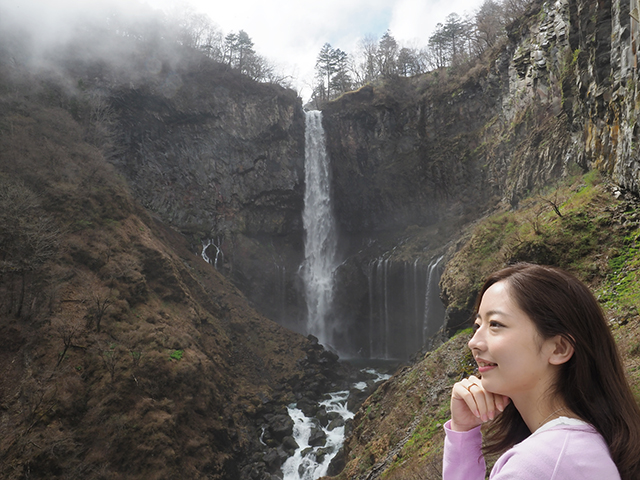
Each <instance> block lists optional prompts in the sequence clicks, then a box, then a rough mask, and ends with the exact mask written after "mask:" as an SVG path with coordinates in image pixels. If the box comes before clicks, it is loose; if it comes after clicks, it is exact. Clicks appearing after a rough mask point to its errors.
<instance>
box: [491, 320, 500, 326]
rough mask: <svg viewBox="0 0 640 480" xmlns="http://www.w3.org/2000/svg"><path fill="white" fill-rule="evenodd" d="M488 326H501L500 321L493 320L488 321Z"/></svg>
mask: <svg viewBox="0 0 640 480" xmlns="http://www.w3.org/2000/svg"><path fill="white" fill-rule="evenodd" d="M489 326H490V327H501V326H502V324H501V323H500V322H496V321H495V320H492V321H490V322H489Z"/></svg>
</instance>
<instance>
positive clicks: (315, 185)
mask: <svg viewBox="0 0 640 480" xmlns="http://www.w3.org/2000/svg"><path fill="white" fill-rule="evenodd" d="M330 187H331V182H330V172H329V159H328V156H327V152H326V148H325V140H324V130H323V128H322V113H321V112H319V111H311V112H307V114H306V129H305V195H304V211H303V215H302V221H303V225H304V231H305V241H304V252H305V259H304V262H303V264H302V278H303V281H304V285H305V296H306V300H307V331H308V333H311V334H313V335H315V336H316V337H318V340H319V341H320V343H322V344H323V345H325V346H327V345H330V344H331V343H332V342H331V336H332V328H331V325H330V318H329V315H330V313H331V308H332V304H333V274H334V271H335V269H336V267H337V255H336V251H337V236H336V226H335V220H334V218H333V208H332V202H331V195H330Z"/></svg>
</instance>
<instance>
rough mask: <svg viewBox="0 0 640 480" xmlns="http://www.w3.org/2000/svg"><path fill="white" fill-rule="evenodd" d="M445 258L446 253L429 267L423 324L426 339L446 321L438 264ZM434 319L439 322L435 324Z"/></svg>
mask: <svg viewBox="0 0 640 480" xmlns="http://www.w3.org/2000/svg"><path fill="white" fill-rule="evenodd" d="M443 258H444V255H442V256H441V257H439V258H438V259H434V260H431V263H429V267H428V269H427V288H426V289H425V290H426V291H425V295H424V321H423V324H422V331H423V334H422V337H423V339H424V340H426V339H428V338H429V337H431V336H432V335H433V334H435V333H436V332H437V331H438V330H439V329H440V327H442V325H443V322H444V308H443V306H442V301H441V300H440V289H439V287H438V281H439V280H440V271H439V270H438V265H439V264H440V262H441V261H442V259H443ZM434 321H435V322H437V323H435V324H434Z"/></svg>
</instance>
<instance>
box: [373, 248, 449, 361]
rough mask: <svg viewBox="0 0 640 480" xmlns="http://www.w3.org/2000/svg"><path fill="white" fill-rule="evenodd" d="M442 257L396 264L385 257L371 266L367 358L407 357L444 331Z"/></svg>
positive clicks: (397, 262)
mask: <svg viewBox="0 0 640 480" xmlns="http://www.w3.org/2000/svg"><path fill="white" fill-rule="evenodd" d="M442 258H443V257H438V258H434V259H432V260H431V261H430V262H429V263H428V264H424V263H420V260H419V259H416V260H414V261H411V262H406V261H393V260H391V259H390V258H389V257H386V256H382V257H380V258H378V259H376V260H374V261H373V262H371V263H370V264H369V266H368V268H367V270H366V274H367V283H368V287H369V294H368V299H369V321H368V327H367V328H368V331H367V332H366V335H368V342H367V343H368V347H369V351H368V352H366V353H365V356H368V357H369V358H378V359H387V360H391V359H402V358H408V357H410V356H411V355H413V354H414V353H415V352H417V351H419V350H420V349H422V348H423V347H424V346H425V343H426V342H427V340H428V339H429V338H430V337H432V336H433V335H435V334H436V333H437V332H438V331H439V330H440V328H442V326H443V323H444V306H443V305H442V301H441V300H440V289H439V285H438V283H439V280H440V274H441V262H442ZM363 333H365V332H363Z"/></svg>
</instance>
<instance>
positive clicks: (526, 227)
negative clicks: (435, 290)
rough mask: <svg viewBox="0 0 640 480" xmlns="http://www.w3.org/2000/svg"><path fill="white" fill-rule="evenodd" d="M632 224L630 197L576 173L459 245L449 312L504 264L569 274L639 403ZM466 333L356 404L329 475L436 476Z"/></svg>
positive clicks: (447, 286)
mask: <svg viewBox="0 0 640 480" xmlns="http://www.w3.org/2000/svg"><path fill="white" fill-rule="evenodd" d="M616 197H617V198H616ZM554 205H555V206H556V207H557V208H558V211H559V213H560V215H558V213H557V212H556V211H555V210H554V208H553V206H554ZM639 220H640V203H638V201H637V199H636V198H635V197H632V196H630V195H627V194H624V193H622V194H620V192H616V189H615V188H614V187H613V186H611V185H610V184H608V182H606V181H605V180H603V179H602V178H601V177H600V175H599V174H598V172H590V173H589V174H587V175H585V176H582V175H577V176H575V177H573V178H571V179H568V180H566V181H565V182H564V183H563V184H561V185H559V186H558V187H557V188H554V189H549V190H547V191H544V192H542V193H540V194H538V195H535V196H533V197H531V198H529V199H527V200H526V201H524V202H522V203H521V206H520V208H519V209H518V210H515V211H512V210H498V211H496V212H495V213H493V214H492V215H489V216H487V217H486V218H484V219H482V220H481V221H479V222H478V223H477V224H476V225H475V226H474V227H473V228H471V229H470V230H469V232H468V233H467V236H466V238H465V240H464V241H463V242H460V243H459V244H458V246H459V250H458V251H457V252H456V253H455V255H454V256H453V258H452V259H451V261H450V262H449V264H448V266H447V269H446V271H445V273H444V275H443V279H442V287H443V290H444V292H445V294H446V296H447V299H448V301H449V304H450V305H453V306H456V307H458V308H463V309H468V308H470V305H471V304H472V303H473V300H474V299H475V294H476V292H477V290H478V289H479V287H480V285H481V282H482V279H483V278H484V277H485V276H486V275H487V274H489V273H490V272H492V271H493V270H495V269H497V268H500V267H501V266H503V265H504V264H506V263H509V262H512V261H516V260H521V261H532V262H537V263H548V264H555V265H559V266H562V267H564V268H567V269H569V270H571V271H572V272H574V273H575V274H576V275H578V276H579V277H580V278H582V279H583V280H584V281H586V282H587V283H589V285H590V286H591V287H592V289H593V291H594V292H595V294H596V296H597V297H598V298H599V300H600V302H601V304H602V306H603V308H604V309H605V312H606V313H607V316H608V318H609V319H610V321H611V328H612V330H613V333H614V336H615V338H616V340H617V342H618V346H619V349H620V352H621V354H622V356H623V359H624V363H625V365H626V368H627V373H628V375H629V380H630V383H631V385H632V388H633V390H634V391H635V392H636V393H637V396H638V399H639V400H640V318H639V317H638V311H637V309H638V307H639V306H640V283H638V282H637V278H636V276H637V268H638V263H639V262H640V258H639V257H638V255H637V252H638V248H640V241H639V236H640V222H639ZM468 336H469V332H468V331H463V332H460V333H459V334H458V335H456V336H455V337H453V338H452V339H451V340H449V341H448V342H447V343H445V344H444V345H442V346H441V347H440V348H439V349H437V350H436V351H434V352H433V353H430V354H428V355H427V356H426V357H425V358H424V359H423V360H422V361H420V362H418V363H417V364H416V365H414V366H412V367H407V368H405V369H404V370H402V371H401V372H399V373H398V374H397V375H396V376H394V377H393V378H392V379H391V380H389V381H388V382H387V383H386V384H384V385H383V386H381V387H380V389H379V390H378V391H377V392H376V393H375V394H374V395H373V396H372V397H371V398H370V399H369V400H368V401H367V402H366V403H365V404H364V405H363V407H362V408H361V410H360V411H359V412H358V414H357V416H356V419H355V423H354V425H355V429H354V432H353V435H352V436H351V437H350V438H349V439H348V440H347V461H348V464H347V467H346V468H345V470H344V471H343V472H342V474H340V475H339V476H338V477H336V478H340V479H347V478H348V479H356V478H357V479H365V478H366V479H374V478H384V479H407V480H412V479H438V478H441V454H442V443H443V434H442V428H441V426H442V423H443V422H444V421H445V420H446V419H447V418H448V415H449V411H448V401H449V388H450V386H451V385H452V384H453V383H454V382H455V381H456V380H457V379H459V378H461V377H462V376H463V375H465V374H468V373H470V372H471V371H472V369H473V366H472V362H471V361H470V360H471V359H470V356H469V352H468V349H467V348H466V341H467V339H468Z"/></svg>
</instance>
